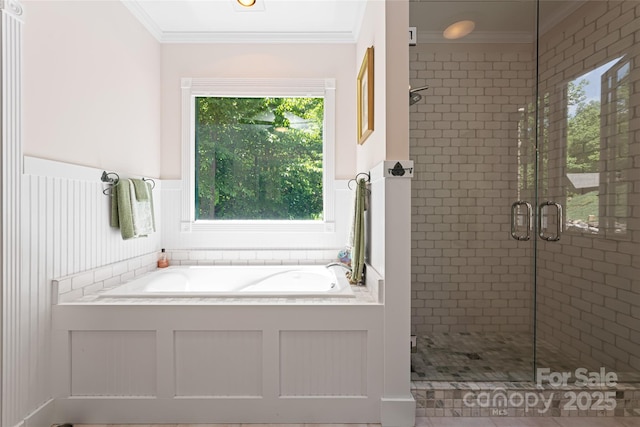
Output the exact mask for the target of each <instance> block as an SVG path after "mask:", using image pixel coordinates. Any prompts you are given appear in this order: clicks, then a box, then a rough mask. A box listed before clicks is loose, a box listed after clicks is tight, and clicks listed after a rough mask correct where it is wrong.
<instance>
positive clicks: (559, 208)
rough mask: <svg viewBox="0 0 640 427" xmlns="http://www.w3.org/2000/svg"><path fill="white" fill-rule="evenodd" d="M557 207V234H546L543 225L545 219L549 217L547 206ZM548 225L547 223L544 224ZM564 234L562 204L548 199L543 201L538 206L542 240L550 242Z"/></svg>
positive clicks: (539, 234)
mask: <svg viewBox="0 0 640 427" xmlns="http://www.w3.org/2000/svg"><path fill="white" fill-rule="evenodd" d="M551 207H555V208H556V234H555V235H545V234H544V229H543V228H542V226H543V223H542V222H543V219H545V220H546V219H547V217H546V213H545V211H546V210H547V208H551ZM544 225H545V226H546V224H544ZM561 234H562V206H561V205H560V204H559V203H556V202H552V201H549V200H548V201H546V202H544V203H541V204H540V206H539V207H538V236H540V238H541V239H542V240H546V241H548V242H557V241H558V240H560V235H561Z"/></svg>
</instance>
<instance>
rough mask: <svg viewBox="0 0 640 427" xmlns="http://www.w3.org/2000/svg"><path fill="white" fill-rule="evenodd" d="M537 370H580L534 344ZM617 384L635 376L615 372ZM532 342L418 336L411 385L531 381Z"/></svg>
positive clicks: (516, 337)
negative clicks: (429, 382) (416, 383)
mask: <svg viewBox="0 0 640 427" xmlns="http://www.w3.org/2000/svg"><path fill="white" fill-rule="evenodd" d="M536 365H537V366H538V367H544V368H550V370H551V372H573V371H575V369H576V368H579V367H584V368H588V369H589V370H598V369H599V368H600V367H599V366H583V364H582V363H581V362H579V361H577V360H572V359H571V358H568V357H567V356H566V355H565V354H563V353H561V352H560V351H559V350H558V349H557V348H555V347H554V346H552V345H550V344H548V343H546V342H544V341H542V340H538V343H537V363H536ZM617 374H618V378H619V381H624V382H636V381H638V380H640V376H639V375H638V373H631V372H617ZM532 379H533V339H532V337H531V334H527V333H510V334H501V333H477V332H460V333H431V334H427V335H419V336H418V345H417V352H416V353H412V354H411V380H412V381H425V380H427V381H532Z"/></svg>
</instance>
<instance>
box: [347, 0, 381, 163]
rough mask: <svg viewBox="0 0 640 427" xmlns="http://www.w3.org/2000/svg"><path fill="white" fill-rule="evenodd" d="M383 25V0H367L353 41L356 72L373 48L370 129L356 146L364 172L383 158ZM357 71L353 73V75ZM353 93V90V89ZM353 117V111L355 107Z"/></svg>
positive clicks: (355, 138) (355, 139)
mask: <svg viewBox="0 0 640 427" xmlns="http://www.w3.org/2000/svg"><path fill="white" fill-rule="evenodd" d="M385 34H386V25H385V2H382V1H376V0H370V1H368V2H367V9H366V11H365V15H364V19H363V23H362V27H361V29H360V35H359V38H358V42H357V45H356V55H355V57H354V59H353V65H354V69H355V72H356V73H357V72H358V71H359V70H360V66H361V65H362V60H363V58H364V54H365V52H366V50H367V48H368V47H371V46H373V48H374V73H373V79H374V90H373V100H374V107H373V109H374V122H373V133H372V134H371V135H369V137H368V138H367V139H366V140H365V142H364V144H362V145H358V146H357V153H358V154H357V156H358V160H357V169H358V172H367V171H369V170H370V169H371V168H372V167H373V166H375V165H376V164H378V163H380V162H381V161H382V160H385V158H386V140H387V138H386V132H387V127H386V120H385V119H386V117H385V115H386V98H387V92H386V81H385V80H386V71H387V70H386V64H385V61H386V58H387V54H388V53H387V52H385V50H386V39H385V37H386V36H385ZM355 75H356V74H354V76H355ZM354 95H355V92H354ZM354 117H355V111H354ZM353 135H354V136H353V141H354V144H356V143H357V131H356V129H355V127H354V132H353Z"/></svg>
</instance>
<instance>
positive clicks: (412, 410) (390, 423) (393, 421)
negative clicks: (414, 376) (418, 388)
mask: <svg viewBox="0 0 640 427" xmlns="http://www.w3.org/2000/svg"><path fill="white" fill-rule="evenodd" d="M415 422H416V401H415V400H414V399H413V396H411V395H409V396H407V397H406V398H392V399H390V398H384V397H383V398H382V399H380V424H381V425H382V427H413V426H414V425H415Z"/></svg>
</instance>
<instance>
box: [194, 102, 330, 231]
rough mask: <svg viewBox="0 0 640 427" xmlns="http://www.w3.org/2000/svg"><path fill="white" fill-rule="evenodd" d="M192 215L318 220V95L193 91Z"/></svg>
mask: <svg viewBox="0 0 640 427" xmlns="http://www.w3.org/2000/svg"><path fill="white" fill-rule="evenodd" d="M194 109H195V123H194V132H195V189H194V190H195V219H196V220H321V219H323V130H324V129H323V123H324V98H322V97H255V98H253V97H252V98H250V97H215V96H199V97H195V98H194Z"/></svg>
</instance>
